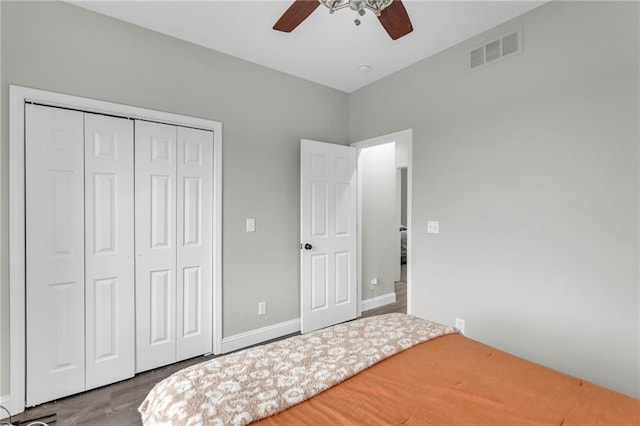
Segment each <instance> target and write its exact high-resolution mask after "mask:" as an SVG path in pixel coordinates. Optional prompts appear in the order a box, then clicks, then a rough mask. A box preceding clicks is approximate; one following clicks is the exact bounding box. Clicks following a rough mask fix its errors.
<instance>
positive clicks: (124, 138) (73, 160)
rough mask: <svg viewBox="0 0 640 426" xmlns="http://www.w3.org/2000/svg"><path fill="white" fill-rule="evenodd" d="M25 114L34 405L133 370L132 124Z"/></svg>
mask: <svg viewBox="0 0 640 426" xmlns="http://www.w3.org/2000/svg"><path fill="white" fill-rule="evenodd" d="M25 113H26V140H25V161H26V175H25V185H26V186H25V190H26V275H27V283H26V296H27V297H26V299H27V313H26V315H27V321H26V342H27V348H26V349H27V350H26V353H27V360H26V362H27V395H26V402H27V405H28V406H31V405H36V404H39V403H41V402H45V401H50V400H53V399H56V398H59V397H62V396H66V395H70V394H73V393H77V392H81V391H83V390H85V389H88V388H92V387H96V386H101V385H103V384H106V383H111V382H113V381H116V380H121V379H124V378H127V377H130V376H132V375H133V373H134V368H133V361H134V360H133V356H134V355H133V350H134V340H133V303H132V299H133V297H134V285H133V278H134V276H133V236H132V235H133V221H132V217H133V202H132V194H133V192H132V191H133V145H132V136H133V131H132V124H131V122H130V121H129V120H126V119H117V118H112V117H105V116H98V115H91V114H85V113H83V112H79V111H70V110H65V109H58V108H51V107H44V106H37V105H26V108H25ZM85 309H86V312H85Z"/></svg>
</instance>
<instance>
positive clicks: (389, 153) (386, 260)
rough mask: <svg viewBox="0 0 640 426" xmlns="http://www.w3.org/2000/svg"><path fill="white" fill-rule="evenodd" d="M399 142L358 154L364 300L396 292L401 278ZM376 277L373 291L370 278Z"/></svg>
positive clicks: (364, 150) (365, 150)
mask: <svg viewBox="0 0 640 426" xmlns="http://www.w3.org/2000/svg"><path fill="white" fill-rule="evenodd" d="M395 160H396V144H395V143H393V142H392V143H387V144H384V145H378V146H372V147H369V148H364V149H362V150H360V151H359V153H358V181H359V182H360V186H359V188H358V189H359V190H360V197H361V198H360V199H361V202H362V205H361V206H362V209H361V213H360V214H361V216H360V217H361V220H362V222H361V223H360V224H359V225H360V229H361V230H362V248H361V250H362V251H361V256H362V274H361V277H362V293H361V294H362V299H370V298H373V297H376V296H382V295H384V294H388V293H393V291H394V282H395V281H397V280H399V279H400V232H399V228H400V194H399V191H398V189H399V188H400V186H399V184H398V183H399V182H398V170H397V169H396V161H395ZM373 278H377V279H378V285H377V287H375V288H374V289H373V290H372V289H371V287H370V283H371V279H373Z"/></svg>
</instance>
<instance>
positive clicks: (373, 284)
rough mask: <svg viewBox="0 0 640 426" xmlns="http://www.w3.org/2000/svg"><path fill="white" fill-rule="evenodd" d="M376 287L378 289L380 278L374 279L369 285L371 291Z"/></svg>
mask: <svg viewBox="0 0 640 426" xmlns="http://www.w3.org/2000/svg"><path fill="white" fill-rule="evenodd" d="M376 287H378V278H374V279H372V280H371V282H370V283H369V289H370V290H373V289H374V288H376Z"/></svg>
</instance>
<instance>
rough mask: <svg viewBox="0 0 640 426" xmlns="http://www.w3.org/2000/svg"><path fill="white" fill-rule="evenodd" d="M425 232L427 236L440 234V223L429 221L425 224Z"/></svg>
mask: <svg viewBox="0 0 640 426" xmlns="http://www.w3.org/2000/svg"><path fill="white" fill-rule="evenodd" d="M427 232H428V233H429V234H439V233H440V222H438V221H437V220H430V221H428V222H427Z"/></svg>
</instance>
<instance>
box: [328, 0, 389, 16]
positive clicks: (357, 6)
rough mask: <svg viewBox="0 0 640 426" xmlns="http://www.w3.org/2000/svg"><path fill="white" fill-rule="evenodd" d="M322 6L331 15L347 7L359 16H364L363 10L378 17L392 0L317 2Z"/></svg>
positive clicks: (329, 0)
mask: <svg viewBox="0 0 640 426" xmlns="http://www.w3.org/2000/svg"><path fill="white" fill-rule="evenodd" d="M318 1H319V2H320V3H321V4H322V5H324V6H325V7H326V8H327V9H329V13H333V12H334V11H336V10H340V9H344V8H345V7H348V8H350V9H352V10H355V11H357V12H358V14H359V15H360V16H362V15H364V11H365V9H368V10H370V11H372V12H373V13H375V14H376V16H380V12H382V11H383V10H384V9H385V8H386V7H387V6H389V5H390V4H391V3H392V2H393V0H318Z"/></svg>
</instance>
